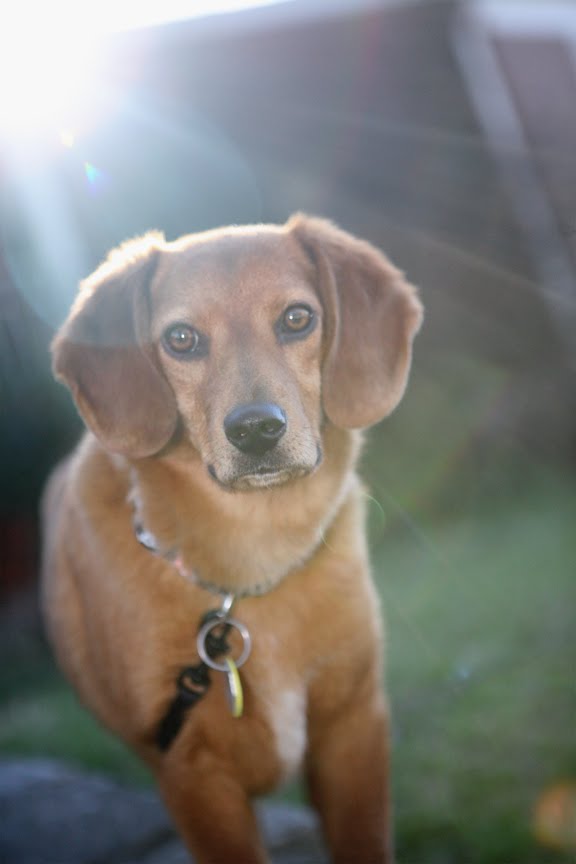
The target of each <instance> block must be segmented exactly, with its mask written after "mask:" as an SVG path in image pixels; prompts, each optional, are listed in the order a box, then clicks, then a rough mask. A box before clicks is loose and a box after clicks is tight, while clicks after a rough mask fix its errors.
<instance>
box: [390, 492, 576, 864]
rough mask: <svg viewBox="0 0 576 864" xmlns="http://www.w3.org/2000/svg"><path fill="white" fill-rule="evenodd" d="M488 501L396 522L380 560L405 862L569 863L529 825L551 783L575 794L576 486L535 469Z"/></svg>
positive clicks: (566, 852)
mask: <svg viewBox="0 0 576 864" xmlns="http://www.w3.org/2000/svg"><path fill="white" fill-rule="evenodd" d="M485 504H486V502H483V503H482V505H481V506H479V508H478V510H477V511H476V512H473V511H470V510H469V511H468V512H467V513H460V514H456V515H454V517H453V518H452V519H450V520H447V519H446V518H444V519H443V520H441V521H439V522H438V521H437V522H435V523H434V521H433V520H432V521H431V522H430V523H429V524H427V525H426V524H423V523H422V522H420V523H419V526H418V530H417V532H415V531H414V528H413V527H412V528H410V527H406V525H405V526H404V527H403V528H402V529H401V530H399V531H396V532H395V534H393V536H391V537H389V538H388V539H387V541H386V543H382V544H380V546H379V549H378V552H377V554H376V556H375V562H374V563H375V572H376V575H377V579H378V582H379V585H380V589H381V593H382V596H383V598H384V603H385V608H386V619H387V627H388V634H389V646H390V647H389V657H388V680H389V689H390V693H391V701H392V705H393V717H394V763H395V764H394V778H395V800H396V807H397V822H398V833H399V840H400V850H401V856H400V857H401V860H402V861H406V862H410V864H411V862H416V864H418V862H428V861H430V862H433V861H436V860H438V861H442V862H448V861H454V862H458V864H476V862H478V864H480V862H481V864H490V862H493V864H511V862H518V864H536V862H539V864H540V862H541V864H552V862H554V861H566V862H568V861H571V862H574V860H576V855H575V854H574V853H575V851H576V847H575V846H572V854H569V850H566V849H565V850H563V851H562V849H560V851H554V850H553V849H552V848H544V847H543V846H541V845H540V844H539V843H538V842H537V838H536V837H535V832H534V819H535V808H536V805H537V802H538V800H539V799H540V798H541V796H542V795H543V794H544V793H545V792H546V790H547V789H550V788H551V787H553V786H554V785H555V784H557V783H559V782H561V781H570V782H572V783H573V784H574V787H573V788H574V795H575V796H576V734H575V733H576V677H575V675H574V660H575V658H576V651H575V636H576V625H575V622H574V609H575V608H576V580H575V578H574V561H575V558H576V556H575V552H576V535H575V533H574V525H575V518H574V517H575V515H576V505H575V500H574V495H573V492H572V488H571V486H568V485H566V486H564V484H563V483H559V482H557V481H554V482H550V481H549V480H546V481H541V482H539V483H538V484H537V486H536V487H535V488H533V489H532V494H531V495H529V496H528V497H526V496H525V495H523V496H522V497H521V498H520V499H514V498H512V499H510V498H509V499H508V500H506V501H500V503H498V504H496V505H495V506H494V504H492V506H491V507H490V508H487V507H486V506H485ZM574 800H576V798H575V799H574ZM573 812H576V811H573ZM572 818H574V817H572ZM574 827H575V826H574V824H572V825H571V826H570V830H571V834H572V841H573V840H574ZM551 830H552V833H554V832H556V833H558V831H557V830H556V829H554V826H551Z"/></svg>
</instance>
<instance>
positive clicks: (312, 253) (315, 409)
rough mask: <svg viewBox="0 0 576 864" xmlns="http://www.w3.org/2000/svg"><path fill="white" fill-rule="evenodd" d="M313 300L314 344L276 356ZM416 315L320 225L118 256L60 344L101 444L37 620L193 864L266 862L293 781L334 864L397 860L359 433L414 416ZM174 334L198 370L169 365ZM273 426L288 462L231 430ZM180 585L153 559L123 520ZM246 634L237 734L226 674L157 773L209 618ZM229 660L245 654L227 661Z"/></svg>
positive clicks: (65, 524)
mask: <svg viewBox="0 0 576 864" xmlns="http://www.w3.org/2000/svg"><path fill="white" fill-rule="evenodd" d="M297 303H299V304H302V303H306V304H307V305H308V306H310V307H311V308H312V309H313V310H314V312H315V314H316V317H317V320H318V324H317V326H316V327H315V329H313V330H312V331H311V332H310V333H309V334H308V335H306V337H305V338H302V339H297V340H293V341H290V342H283V341H282V340H281V339H280V338H279V337H278V333H277V326H276V325H277V322H278V320H279V318H280V316H281V315H282V313H283V311H284V310H285V309H286V308H287V307H288V306H290V305H292V304H297ZM420 318H421V309H420V304H419V302H418V300H417V299H416V296H415V292H414V291H413V289H412V288H411V287H410V286H409V285H408V284H407V283H406V282H405V281H404V279H403V278H402V276H401V274H400V273H399V272H398V271H397V270H395V269H394V268H393V267H392V265H391V264H390V263H389V262H388V261H387V259H386V258H385V257H384V256H383V255H381V253H379V252H377V251H376V250H375V249H374V248H373V247H371V246H369V245H368V244H367V243H364V242H362V241H360V240H357V239H356V238H354V237H352V236H351V235H349V234H346V233H345V232H343V231H340V230H339V229H337V228H336V227H334V226H333V225H331V224H330V223H328V222H325V221H323V220H318V219H310V218H308V217H305V216H302V215H297V216H294V217H292V219H291V220H289V221H288V222H287V223H286V225H284V226H255V227H249V228H233V229H223V230H220V231H213V232H207V233H205V234H200V235H195V236H191V237H185V238H182V239H181V240H179V241H177V242H175V243H168V242H166V241H165V240H164V239H163V237H162V236H161V235H159V234H153V235H148V236H147V237H146V238H144V239H142V240H139V241H132V242H131V243H128V244H125V245H124V246H123V247H121V248H120V249H119V250H117V251H116V252H114V253H113V254H112V255H111V256H110V258H109V259H108V261H107V262H105V263H104V264H103V265H102V266H101V267H100V268H99V269H98V270H97V271H96V272H95V273H94V274H93V275H92V276H91V277H89V279H88V280H86V282H85V283H84V284H83V286H82V290H81V292H80V295H79V298H78V300H77V302H76V303H75V305H74V307H73V309H72V311H71V314H70V316H69V318H68V320H67V322H66V323H65V324H64V325H63V327H62V329H61V331H60V332H59V334H58V335H57V337H56V339H55V342H54V347H53V350H54V367H55V371H56V374H57V375H58V376H59V377H60V378H61V379H62V380H63V381H64V382H65V383H66V384H67V385H68V386H69V387H70V389H71V391H72V393H73V395H74V398H75V400H76V403H77V405H78V408H79V410H80V412H81V414H82V415H83V417H84V420H85V421H86V423H87V425H88V427H89V430H90V431H89V432H88V433H87V435H86V436H85V438H84V439H83V441H82V442H81V443H80V445H79V447H78V448H77V450H76V451H75V453H73V454H72V455H71V457H69V459H68V460H67V461H66V462H65V463H64V464H63V465H62V466H60V467H59V468H58V469H57V471H56V472H55V474H54V475H53V478H52V480H51V482H50V485H49V488H48V490H47V494H46V496H45V500H44V516H45V524H46V538H47V541H46V550H45V567H44V604H45V610H46V618H47V622H48V628H49V632H50V634H51V638H52V641H53V644H54V647H55V651H56V653H57V656H58V659H59V662H60V663H61V665H62V668H63V669H64V671H65V672H66V674H67V676H68V677H69V679H70V681H71V682H72V683H73V685H74V686H75V687H76V689H77V690H78V692H79V694H80V696H81V698H82V700H83V701H84V702H85V704H86V705H87V706H88V707H89V708H90V709H92V710H93V711H94V713H95V714H96V715H97V716H98V717H99V718H100V720H101V721H102V722H103V723H104V724H105V725H106V726H108V727H109V728H110V729H111V730H112V731H113V732H115V733H117V734H118V735H119V736H121V737H122V738H123V739H125V740H126V741H127V742H128V743H129V744H130V745H131V746H132V747H133V748H135V750H136V751H137V752H138V753H139V754H140V756H141V757H142V758H143V759H145V760H146V762H147V763H148V764H149V766H150V767H151V769H152V771H153V772H154V774H155V775H156V777H157V780H158V783H159V786H160V789H161V791H162V794H163V796H164V798H165V800H166V803H167V805H168V807H169V809H170V810H171V813H172V815H173V818H174V821H175V823H176V824H177V826H178V828H179V830H180V833H181V835H182V837H183V838H184V840H185V842H186V843H187V845H188V846H189V848H190V850H191V851H193V853H194V854H195V855H196V858H197V860H198V861H199V862H201V864H202V862H204V864H207V862H211V864H224V862H230V864H252V862H254V864H256V862H265V861H266V860H267V858H266V854H265V851H264V849H263V848H262V845H261V841H260V839H259V837H258V832H257V829H256V825H255V821H254V816H253V812H252V808H251V804H250V799H251V797H252V796H253V795H257V794H260V793H263V792H266V791H269V790H270V789H272V788H273V787H274V786H276V785H277V784H278V783H279V782H280V781H281V780H282V779H283V778H284V777H285V776H287V774H288V773H290V772H291V771H292V770H294V769H296V768H303V769H304V771H305V773H306V776H307V779H308V783H309V788H310V793H311V797H312V800H313V802H314V804H315V805H316V806H317V808H318V811H319V814H320V818H321V822H322V826H323V829H324V833H325V836H326V841H327V844H328V848H329V850H330V852H331V855H332V859H333V861H334V862H338V864H344V862H349V864H352V862H354V864H366V862H372V864H376V862H379V864H382V862H389V861H390V860H391V857H390V855H391V853H390V834H389V813H388V793H387V772H388V756H387V719H386V718H387V712H386V706H385V700H384V697H383V694H382V692H381V654H382V642H381V632H380V627H381V625H380V614H379V608H378V602H377V598H376V595H375V591H374V588H373V585H372V582H371V579H370V576H369V570H368V560H367V550H366V543H365V537H364V516H363V503H362V501H363V492H362V488H361V485H360V483H359V481H358V479H357V476H356V474H355V463H356V460H357V458H358V454H359V449H360V433H359V432H357V431H354V429H355V428H356V427H362V426H367V425H370V424H372V423H374V422H377V421H378V420H379V419H381V418H382V417H384V416H385V415H386V414H387V413H389V412H390V411H391V410H392V408H393V407H394V406H395V405H396V403H397V402H398V400H399V399H400V398H401V395H402V392H403V390H404V386H405V383H406V378H407V375H408V369H409V363H410V349H411V341H412V337H413V335H414V333H415V332H416V330H417V328H418V326H419V323H420ZM174 322H188V323H189V324H191V325H193V326H194V327H195V328H196V329H197V330H198V331H200V332H201V333H203V334H205V335H206V337H207V343H206V344H207V345H208V349H207V350H206V352H205V355H204V356H202V357H197V358H195V359H182V358H181V357H178V358H175V357H173V356H172V355H171V354H170V353H169V352H167V351H166V350H165V349H164V347H163V346H162V334H163V332H164V331H165V330H166V328H167V327H168V326H169V325H171V324H173V323H174ZM253 401H260V402H262V401H265V402H273V403H275V404H278V405H280V406H281V407H282V408H283V410H284V411H285V413H286V416H287V431H286V434H285V435H284V437H283V438H282V439H281V441H280V442H279V443H278V444H277V445H276V447H275V448H274V449H273V450H272V452H271V454H268V455H267V456H266V458H265V459H264V457H262V458H261V459H260V461H261V462H266V467H267V468H268V469H269V473H267V474H265V475H261V474H259V473H258V469H259V466H258V464H257V462H258V459H256V457H251V459H247V458H246V457H244V455H243V454H241V453H239V451H238V450H237V449H236V448H235V447H234V446H233V445H232V444H231V443H230V442H229V441H228V440H227V438H226V435H225V434H224V429H223V423H224V418H225V417H226V415H227V414H228V412H230V411H231V410H232V409H234V408H235V406H237V405H239V404H246V403H251V402H253ZM134 511H135V512H136V514H137V516H138V518H139V519H140V520H141V521H142V522H143V524H144V525H145V526H146V528H147V529H148V530H149V531H151V532H153V533H154V535H155V537H156V538H157V541H158V543H159V545H160V546H161V548H162V549H164V550H174V549H176V550H178V552H179V553H180V555H181V557H182V559H183V563H184V568H185V571H186V573H187V574H189V575H190V578H186V576H185V575H182V573H181V572H179V570H178V569H177V568H176V567H175V566H174V565H172V564H170V563H169V562H168V561H166V560H163V559H162V558H160V557H157V556H155V555H153V554H152V553H151V552H149V551H147V550H145V549H143V548H142V547H141V546H140V545H139V544H138V542H137V541H136V539H135V537H134V533H133V527H132V521H133V514H134ZM194 574H197V575H198V576H200V577H201V578H202V579H204V580H206V581H209V582H210V583H212V584H215V585H217V586H219V587H220V588H221V589H222V590H228V591H232V592H235V593H238V594H241V593H243V592H246V591H248V592H254V591H256V590H264V591H265V593H264V594H263V595H262V596H248V597H245V598H243V599H241V600H239V601H238V603H237V606H236V607H235V613H234V614H235V615H236V617H237V618H239V619H240V620H241V621H242V622H243V623H244V624H245V625H246V626H247V627H248V628H249V630H250V633H251V635H252V639H253V650H252V654H251V656H250V658H249V660H248V662H247V663H246V665H245V666H244V667H243V668H242V670H241V677H242V681H243V686H244V691H245V713H244V715H243V716H242V717H241V718H240V719H233V718H232V717H231V715H230V711H229V708H228V706H227V703H226V700H225V688H224V675H222V674H220V673H218V672H213V673H212V679H213V684H212V687H211V689H210V690H209V691H208V693H207V694H206V696H205V697H204V698H203V699H202V700H201V701H200V702H199V703H198V704H197V705H196V706H195V707H194V708H193V709H192V710H191V711H190V712H189V713H188V715H187V718H186V721H185V723H184V725H183V727H182V729H181V730H180V732H179V734H178V735H177V737H176V739H175V740H174V742H173V744H172V746H171V747H170V749H169V750H168V751H167V752H166V753H164V754H162V753H161V752H160V751H159V750H158V749H157V747H156V746H155V743H154V735H155V731H156V729H157V727H158V724H159V722H160V720H161V718H162V717H163V715H164V714H165V712H166V710H167V707H168V705H169V704H170V702H171V701H172V699H173V698H174V696H175V693H176V689H175V681H176V677H177V675H178V673H179V671H180V670H181V669H182V668H183V667H184V666H187V665H190V664H193V663H196V662H197V661H198V656H197V653H196V644H195V634H196V630H197V628H198V623H199V621H200V619H201V616H202V614H203V613H204V612H205V611H206V610H208V609H211V608H214V606H215V605H217V600H216V598H215V597H214V596H213V595H212V594H210V593H209V592H208V591H206V590H205V589H203V588H201V587H199V586H198V585H197V584H195V583H194ZM236 648H237V646H235V649H236Z"/></svg>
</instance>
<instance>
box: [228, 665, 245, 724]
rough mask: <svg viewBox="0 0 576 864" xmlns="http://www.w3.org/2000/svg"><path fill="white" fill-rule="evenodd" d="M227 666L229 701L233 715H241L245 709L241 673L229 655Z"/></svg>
mask: <svg viewBox="0 0 576 864" xmlns="http://www.w3.org/2000/svg"><path fill="white" fill-rule="evenodd" d="M224 662H225V663H226V666H227V667H228V668H227V669H226V684H227V688H228V702H229V704H230V710H231V711H232V716H233V717H241V716H242V712H243V711H244V693H243V691H242V681H241V680H240V673H239V672H238V667H237V666H236V663H235V662H234V660H231V659H230V658H229V657H226V658H225V661H224Z"/></svg>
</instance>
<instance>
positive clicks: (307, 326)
mask: <svg viewBox="0 0 576 864" xmlns="http://www.w3.org/2000/svg"><path fill="white" fill-rule="evenodd" d="M313 324H314V312H313V311H312V309H310V307H309V306H304V305H303V304H300V303H299V304H297V305H295V306H289V307H288V309H286V310H285V312H284V314H283V315H282V317H281V319H280V330H281V332H282V333H283V334H284V335H286V336H288V335H290V334H293V335H294V336H298V335H302V336H303V335H304V334H306V333H308V332H309V331H310V330H311V329H312V326H313Z"/></svg>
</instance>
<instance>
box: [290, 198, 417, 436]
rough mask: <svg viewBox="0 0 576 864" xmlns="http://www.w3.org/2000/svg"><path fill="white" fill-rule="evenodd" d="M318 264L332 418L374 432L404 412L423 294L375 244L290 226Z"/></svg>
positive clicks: (314, 226)
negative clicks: (372, 428) (401, 405)
mask: <svg viewBox="0 0 576 864" xmlns="http://www.w3.org/2000/svg"><path fill="white" fill-rule="evenodd" d="M286 228H287V230H289V231H292V232H293V233H294V235H295V236H296V237H297V238H298V239H299V241H300V242H301V243H302V244H303V245H304V247H305V248H306V250H307V251H308V254H309V255H310V256H311V257H312V259H313V260H314V262H315V265H316V271H317V290H318V293H319V295H320V299H321V301H322V305H323V307H324V314H325V330H326V347H325V355H324V365H323V370H322V379H323V385H322V386H323V391H322V392H323V402H324V410H325V412H326V415H327V416H328V418H329V419H330V420H331V421H332V423H334V425H336V426H340V427H342V428H345V429H353V428H362V427H367V426H371V425H373V424H374V423H377V422H378V421H379V420H382V418H383V417H386V415H387V414H389V413H390V412H391V411H392V410H393V409H394V408H395V407H396V405H397V404H398V402H399V401H400V399H401V398H402V395H403V393H404V389H405V387H406V382H407V379H408V372H409V370H410V361H411V356H412V339H413V337H414V335H415V334H416V332H417V331H418V328H419V326H420V323H421V321H422V306H421V304H420V301H419V300H418V298H417V296H416V291H415V289H414V288H413V287H412V286H411V285H409V284H408V282H406V280H405V279H404V277H403V275H402V273H401V272H400V271H399V270H397V269H396V268H395V267H394V266H393V265H392V264H391V263H390V261H389V260H388V259H387V258H386V257H385V256H384V255H383V254H382V253H381V252H379V251H378V250H377V249H376V248H375V247H374V246H371V245H370V244H369V243H367V242H365V241H363V240H359V239H358V238H356V237H353V236H352V235H351V234H348V233H347V232H345V231H342V230H340V229H339V228H337V227H336V226H335V225H333V224H332V223H330V222H328V221H326V220H324V219H317V218H311V217H308V216H305V215H303V214H295V215H294V216H292V218H291V219H290V220H289V221H288V222H287V224H286Z"/></svg>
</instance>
